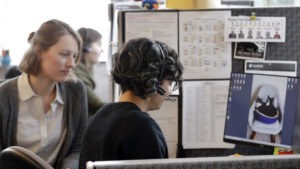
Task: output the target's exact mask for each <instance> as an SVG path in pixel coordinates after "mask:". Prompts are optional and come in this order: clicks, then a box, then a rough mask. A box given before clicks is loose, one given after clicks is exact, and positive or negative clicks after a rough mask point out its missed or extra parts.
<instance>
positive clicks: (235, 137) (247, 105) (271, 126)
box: [224, 73, 299, 148]
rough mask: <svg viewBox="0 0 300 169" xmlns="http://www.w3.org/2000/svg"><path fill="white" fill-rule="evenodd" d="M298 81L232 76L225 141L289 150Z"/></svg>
mask: <svg viewBox="0 0 300 169" xmlns="http://www.w3.org/2000/svg"><path fill="white" fill-rule="evenodd" d="M298 90H299V78H298V77H287V76H275V75H274V76H273V75H260V74H244V73H231V79H230V87H229V94H228V103H227V113H226V122H225V130H224V141H225V142H233V143H237V142H239V143H249V144H255V145H261V146H265V147H275V146H278V147H284V148H292V145H293V141H294V136H293V135H294V129H295V122H296V115H297V100H298Z"/></svg>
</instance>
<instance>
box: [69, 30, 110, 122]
mask: <svg viewBox="0 0 300 169" xmlns="http://www.w3.org/2000/svg"><path fill="white" fill-rule="evenodd" d="M77 32H78V33H79V34H80V36H81V38H82V42H83V45H82V55H81V59H80V62H79V64H78V65H77V66H76V68H75V69H74V73H75V74H76V76H77V77H78V78H79V79H81V80H82V81H83V82H84V84H85V86H86V89H87V97H88V111H89V117H92V116H93V115H94V114H95V113H96V111H97V110H98V109H100V108H101V107H102V106H103V104H104V103H103V102H102V100H101V99H100V97H99V94H96V93H95V88H96V82H95V80H94V71H93V69H94V65H95V64H96V63H98V59H99V57H100V55H101V53H102V52H103V50H102V36H101V34H100V33H99V32H98V31H96V30H94V29H91V28H80V29H78V31H77ZM99 78H101V77H99Z"/></svg>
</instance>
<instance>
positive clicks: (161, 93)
mask: <svg viewBox="0 0 300 169" xmlns="http://www.w3.org/2000/svg"><path fill="white" fill-rule="evenodd" d="M157 93H158V94H160V95H162V96H163V95H165V93H166V91H165V90H164V89H163V88H162V87H161V86H158V87H157Z"/></svg>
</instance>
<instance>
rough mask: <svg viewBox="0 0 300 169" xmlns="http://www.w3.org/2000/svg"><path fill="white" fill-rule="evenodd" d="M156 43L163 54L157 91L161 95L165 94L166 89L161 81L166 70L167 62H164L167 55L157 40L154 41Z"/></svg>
mask: <svg viewBox="0 0 300 169" xmlns="http://www.w3.org/2000/svg"><path fill="white" fill-rule="evenodd" d="M154 44H155V45H156V46H157V47H158V48H159V51H160V53H161V55H162V68H161V70H160V75H159V77H158V83H157V91H156V92H157V93H158V94H160V95H165V94H166V91H165V90H164V89H163V88H162V87H161V86H160V81H161V80H162V76H163V73H164V70H165V64H164V62H165V55H164V52H163V50H162V48H161V46H160V45H159V44H158V43H156V42H155V41H154Z"/></svg>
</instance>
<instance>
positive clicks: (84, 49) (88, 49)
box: [82, 45, 91, 53]
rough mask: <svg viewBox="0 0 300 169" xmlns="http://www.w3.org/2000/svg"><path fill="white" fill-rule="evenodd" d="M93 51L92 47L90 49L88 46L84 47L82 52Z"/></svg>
mask: <svg viewBox="0 0 300 169" xmlns="http://www.w3.org/2000/svg"><path fill="white" fill-rule="evenodd" d="M90 51H91V48H90V47H88V46H87V45H84V46H83V47H82V52H87V53H88V52H90Z"/></svg>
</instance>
